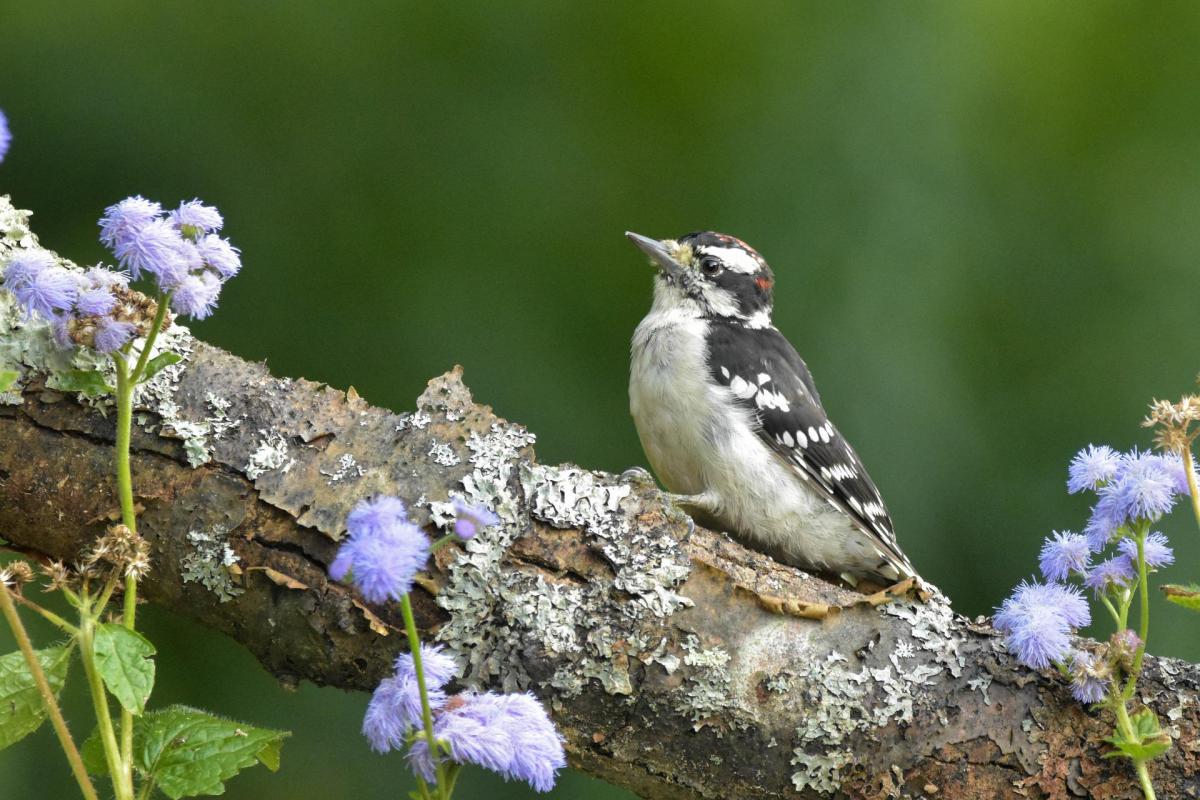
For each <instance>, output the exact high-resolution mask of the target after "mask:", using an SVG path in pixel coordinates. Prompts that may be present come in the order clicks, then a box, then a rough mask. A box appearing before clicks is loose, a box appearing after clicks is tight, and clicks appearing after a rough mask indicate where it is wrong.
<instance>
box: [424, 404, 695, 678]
mask: <svg viewBox="0 0 1200 800" xmlns="http://www.w3.org/2000/svg"><path fill="white" fill-rule="evenodd" d="M532 442H533V437H532V436H531V435H530V434H529V433H528V432H526V431H525V430H524V429H523V428H520V427H519V426H515V425H502V424H497V425H494V426H493V427H492V429H491V431H489V432H488V433H487V434H486V435H483V436H479V435H472V436H471V437H470V438H469V439H468V441H467V447H468V449H469V451H470V456H469V459H468V460H469V462H470V464H471V465H472V467H473V469H472V471H471V472H470V473H469V474H467V475H466V476H464V477H463V479H462V487H463V491H462V493H461V494H462V497H463V499H464V500H466V501H467V502H468V503H471V504H483V505H486V506H488V507H490V508H492V509H493V511H495V512H496V514H497V515H498V516H499V517H500V524H498V525H496V526H493V527H491V528H489V529H487V530H486V531H484V532H482V533H481V534H479V535H477V536H476V537H475V538H473V539H471V540H470V541H468V542H466V543H464V546H463V549H464V551H465V552H464V553H463V555H462V556H460V557H459V558H458V559H457V560H456V561H455V562H454V563H453V564H452V565H451V566H450V568H449V574H448V580H447V583H446V586H445V587H444V588H442V590H441V591H440V592H439V593H438V597H437V602H438V605H440V606H441V607H442V608H443V609H445V610H446V611H447V612H449V614H450V620H449V622H447V623H446V624H445V625H444V626H443V627H442V629H441V630H440V631H439V633H438V638H439V639H440V640H441V641H443V642H445V643H447V644H448V645H449V646H450V648H451V649H452V650H453V651H454V652H455V653H457V654H458V656H459V658H460V660H461V661H462V662H463V663H465V664H466V671H465V676H464V681H465V682H466V683H467V684H468V685H482V684H492V683H499V684H500V685H501V686H502V687H504V688H505V689H506V690H515V689H524V688H527V687H528V686H529V685H530V683H531V680H532V679H531V677H530V675H529V672H528V669H527V666H528V664H529V659H530V658H533V659H534V660H537V661H540V662H542V663H547V662H548V663H549V664H550V666H551V667H552V669H553V674H552V675H551V676H550V678H549V681H548V683H549V685H550V687H553V688H554V689H555V690H557V692H558V693H559V694H560V696H562V697H571V696H574V695H577V694H578V693H580V692H581V691H582V690H583V688H584V687H585V685H586V684H587V683H588V682H589V681H595V682H596V683H597V684H599V686H601V687H602V688H603V690H604V691H605V692H607V693H609V694H613V695H629V694H632V693H633V692H634V676H633V674H632V673H631V668H632V667H633V666H634V665H635V664H638V663H639V662H640V663H650V662H652V661H654V660H655V659H656V658H667V659H673V660H674V663H675V664H678V661H679V659H678V657H677V656H674V655H671V654H668V653H666V652H665V651H664V649H663V646H664V635H663V633H662V630H661V622H662V620H663V619H664V618H665V617H668V616H669V615H670V614H672V613H673V612H674V611H675V610H677V609H679V608H682V607H684V606H687V605H689V603H690V601H688V600H687V599H686V598H684V597H683V596H682V595H680V594H679V593H678V591H677V588H678V586H679V585H680V584H681V583H682V582H683V581H684V579H686V577H687V575H688V570H689V561H688V558H687V555H686V554H685V553H684V552H683V550H682V548H681V546H680V544H679V542H678V541H677V540H675V539H674V538H673V537H671V536H670V535H669V533H667V532H665V531H658V532H653V531H637V530H635V526H634V525H633V524H632V523H631V518H630V508H629V507H628V506H630V505H632V504H631V503H630V497H631V491H632V490H631V488H630V487H629V485H627V484H625V483H622V482H621V481H619V480H618V479H616V478H614V477H613V476H611V475H606V474H604V473H598V472H591V471H588V470H583V469H579V468H577V467H547V466H543V465H538V464H534V463H530V462H528V461H526V460H524V459H523V458H522V457H521V451H522V449H523V448H525V447H527V446H528V445H529V444H531V443H532ZM430 510H431V514H432V516H433V519H434V521H435V522H438V523H439V524H446V523H448V513H447V512H448V508H446V507H445V506H444V504H441V503H433V504H431V506H430ZM535 521H536V522H539V523H543V524H547V525H550V526H553V527H558V528H564V529H578V530H580V531H582V532H583V533H584V537H585V541H586V543H587V545H589V546H590V547H591V548H592V549H594V550H595V551H597V552H598V553H599V554H601V555H602V556H603V558H604V560H605V561H606V562H607V563H608V564H609V566H610V567H611V570H612V571H611V575H610V577H608V578H607V579H605V578H604V577H601V576H593V577H592V579H591V580H589V581H588V582H586V583H585V582H581V581H579V580H576V579H574V578H573V577H571V576H569V575H564V576H561V577H557V576H552V575H547V574H545V573H544V572H543V571H542V570H540V569H537V568H533V567H527V566H524V565H521V564H520V563H519V562H514V561H512V560H510V559H509V558H508V550H509V548H510V547H511V545H512V544H513V542H514V541H515V540H516V539H517V538H519V537H521V536H522V535H524V534H526V533H527V532H529V531H530V530H531V529H532V525H533V524H534V522H535ZM706 669H707V666H706V665H701V664H699V663H697V664H696V665H695V667H694V670H693V671H694V672H696V673H697V674H701V673H705V672H706Z"/></svg>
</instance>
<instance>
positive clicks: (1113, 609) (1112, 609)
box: [1100, 594, 1125, 630]
mask: <svg viewBox="0 0 1200 800" xmlns="http://www.w3.org/2000/svg"><path fill="white" fill-rule="evenodd" d="M1100 602H1101V603H1104V607H1105V608H1107V609H1108V613H1109V614H1112V618H1113V622H1114V623H1115V624H1116V626H1117V630H1121V629H1122V628H1124V627H1125V626H1123V625H1122V624H1121V615H1120V614H1119V613H1118V612H1117V607H1116V606H1114V605H1113V604H1112V600H1109V599H1108V595H1106V594H1102V595H1100Z"/></svg>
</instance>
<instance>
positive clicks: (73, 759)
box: [0, 586, 100, 800]
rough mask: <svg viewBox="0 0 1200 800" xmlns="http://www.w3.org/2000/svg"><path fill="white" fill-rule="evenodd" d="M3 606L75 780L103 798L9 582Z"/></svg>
mask: <svg viewBox="0 0 1200 800" xmlns="http://www.w3.org/2000/svg"><path fill="white" fill-rule="evenodd" d="M0 609H3V612H4V618H5V619H6V620H8V626H9V627H10V628H12V632H13V636H14V637H15V638H16V640H17V646H18V647H20V648H21V655H23V656H25V663H26V664H27V665H28V666H29V672H30V674H31V675H33V683H34V685H35V686H37V690H38V694H40V695H41V696H42V703H43V704H44V705H45V706H46V713H48V714H49V715H50V722H51V724H52V725H53V726H54V733H55V735H57V736H58V743H59V744H61V745H62V749H63V752H64V753H65V754H66V756H67V762H68V763H70V765H71V772H72V773H73V774H74V775H75V782H76V783H78V784H79V791H80V792H82V793H83V796H84V798H86V800H100V796H99V795H98V794H96V787H95V786H93V785H92V779H91V778H89V777H88V774H87V769H86V768H85V767H84V766H83V758H82V757H81V756H80V755H79V749H78V748H77V747H75V740H74V739H72V738H71V731H70V730H68V728H67V721H66V720H65V719H63V715H62V711H61V710H60V709H59V707H58V700H56V699H55V697H54V692H53V691H52V690H51V689H50V681H48V680H47V679H46V673H45V671H43V670H42V664H41V662H40V661H38V657H37V653H35V652H33V643H32V642H31V641H29V634H28V633H26V631H25V626H24V625H23V624H22V623H21V616H20V615H19V614H18V613H17V607H16V606H15V605H13V601H12V595H11V594H10V593H9V590H8V587H7V586H0Z"/></svg>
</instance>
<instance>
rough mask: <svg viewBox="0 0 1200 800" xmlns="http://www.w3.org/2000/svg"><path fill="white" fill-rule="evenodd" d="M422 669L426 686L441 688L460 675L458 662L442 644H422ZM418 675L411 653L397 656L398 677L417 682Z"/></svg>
mask: <svg viewBox="0 0 1200 800" xmlns="http://www.w3.org/2000/svg"><path fill="white" fill-rule="evenodd" d="M421 671H422V672H424V673H425V686H426V688H428V689H441V688H442V687H443V686H445V685H446V684H447V683H449V682H450V681H452V680H454V679H455V678H457V677H458V663H457V662H456V661H455V660H454V659H453V658H451V657H450V656H449V655H447V654H446V651H445V648H443V647H442V646H441V645H433V646H426V645H421ZM416 675H417V672H416V670H415V669H414V668H413V657H412V654H411V653H401V654H400V655H398V656H396V677H397V678H401V679H403V680H411V681H413V682H415V681H416Z"/></svg>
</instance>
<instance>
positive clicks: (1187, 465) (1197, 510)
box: [1182, 445, 1200, 525]
mask: <svg viewBox="0 0 1200 800" xmlns="http://www.w3.org/2000/svg"><path fill="white" fill-rule="evenodd" d="M1182 455H1183V468H1184V470H1185V471H1186V474H1187V482H1188V494H1190V495H1191V496H1192V513H1193V514H1195V515H1196V524H1197V525H1200V488H1197V487H1196V473H1195V471H1194V470H1193V469H1192V448H1191V445H1188V446H1187V447H1185V448H1184V449H1183V454H1182Z"/></svg>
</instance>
